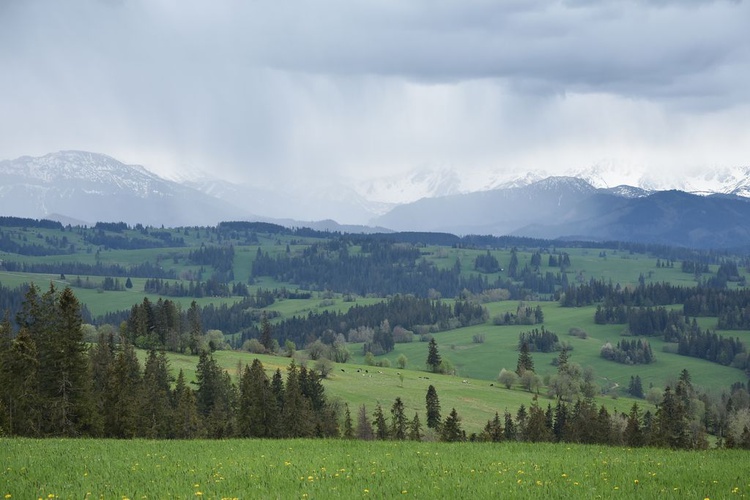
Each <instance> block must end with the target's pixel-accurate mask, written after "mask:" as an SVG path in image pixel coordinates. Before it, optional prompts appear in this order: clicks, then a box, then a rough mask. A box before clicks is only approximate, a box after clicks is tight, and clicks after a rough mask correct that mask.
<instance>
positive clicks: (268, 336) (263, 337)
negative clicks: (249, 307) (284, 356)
mask: <svg viewBox="0 0 750 500" xmlns="http://www.w3.org/2000/svg"><path fill="white" fill-rule="evenodd" d="M260 343H261V344H263V347H265V348H266V352H272V351H273V334H272V330H271V322H270V321H268V314H266V311H263V316H262V317H261V320H260Z"/></svg>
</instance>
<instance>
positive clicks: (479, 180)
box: [353, 168, 548, 206]
mask: <svg viewBox="0 0 750 500" xmlns="http://www.w3.org/2000/svg"><path fill="white" fill-rule="evenodd" d="M546 177H548V175H547V174H546V173H545V172H543V171H539V172H515V171H504V170H499V169H498V170H472V171H471V174H470V175H466V174H465V173H464V174H462V173H459V172H458V171H457V170H455V169H450V168H442V169H435V170H429V169H418V170H411V171H409V172H406V173H404V174H401V175H391V176H388V177H380V178H375V179H370V180H367V181H360V182H357V183H354V184H353V189H354V190H355V191H356V192H357V194H358V195H359V196H361V197H362V198H364V199H367V200H370V201H373V202H382V203H385V204H388V205H391V206H395V205H401V204H404V203H411V202H414V201H417V200H420V199H422V198H436V197H440V196H450V195H454V194H467V193H474V192H478V191H490V190H493V189H509V188H513V187H520V186H526V185H529V184H531V183H533V182H537V181H540V180H542V179H544V178H546Z"/></svg>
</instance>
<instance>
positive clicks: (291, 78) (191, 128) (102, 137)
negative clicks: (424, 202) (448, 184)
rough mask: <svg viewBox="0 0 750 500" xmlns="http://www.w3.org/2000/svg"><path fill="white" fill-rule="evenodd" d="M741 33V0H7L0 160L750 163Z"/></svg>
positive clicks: (308, 171)
mask: <svg viewBox="0 0 750 500" xmlns="http://www.w3.org/2000/svg"><path fill="white" fill-rule="evenodd" d="M748 30H750V6H749V5H748V3H746V2H742V1H715V2H710V1H687V0H674V1H670V0H662V1H646V0H640V1H637V0H636V1H587V0H578V1H575V0H571V1H567V2H566V1H562V2H559V1H558V2H548V1H535V0H502V1H494V0H486V1H482V0H456V1H441V0H416V1H409V0H371V1H368V0H364V1H352V0H323V1H311V0H302V1H295V0H234V1H232V0H212V1H203V0H201V1H196V0H71V1H65V2H62V1H59V0H49V1H42V0H0V159H10V158H15V157H18V156H21V155H27V154H28V155H42V154H45V153H48V152H52V151H57V150H61V149H83V150H89V151H95V152H100V153H106V154H109V155H111V156H114V157H116V158H118V159H120V160H123V161H126V162H129V163H138V164H142V165H144V166H146V167H148V168H150V169H152V170H155V171H157V172H160V173H166V172H169V171H170V170H173V169H176V168H181V167H185V166H190V167H193V168H199V169H207V170H210V171H212V172H214V173H220V174H222V175H224V176H227V177H233V178H236V179H240V178H250V179H252V180H253V181H255V182H256V183H260V182H263V183H271V182H274V181H278V180H280V179H283V180H286V179H291V178H296V179H306V178H308V176H315V177H318V178H321V177H329V178H330V177H332V176H334V175H339V176H347V177H353V178H367V177H372V176H375V175H381V174H393V173H397V172H400V171H404V170H409V169H414V168H443V167H451V168H455V169H457V170H461V171H463V170H466V171H467V172H470V171H471V170H472V169H478V168H481V169H487V168H496V169H498V170H503V169H508V170H510V169H512V170H516V171H528V170H538V169H544V170H546V171H548V172H557V171H564V170H567V169H571V168H585V167H587V166H591V165H593V164H596V163H598V162H602V161H608V162H610V161H614V162H616V163H622V164H623V165H636V166H644V167H647V168H649V169H656V170H660V171H670V170H672V169H676V168H680V167H686V168H695V167H705V168H712V167H718V166H750V35H749V34H748V33H749V31H748Z"/></svg>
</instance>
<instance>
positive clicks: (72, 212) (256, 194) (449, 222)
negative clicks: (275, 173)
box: [0, 151, 750, 248]
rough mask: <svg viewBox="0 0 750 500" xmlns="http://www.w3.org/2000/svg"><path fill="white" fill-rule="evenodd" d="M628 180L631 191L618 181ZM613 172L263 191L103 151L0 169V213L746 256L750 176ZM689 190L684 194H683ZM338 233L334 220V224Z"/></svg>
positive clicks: (3, 164)
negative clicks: (612, 243)
mask: <svg viewBox="0 0 750 500" xmlns="http://www.w3.org/2000/svg"><path fill="white" fill-rule="evenodd" d="M617 181H629V182H632V184H627V183H623V184H616V183H615V182H617ZM668 182H669V179H667V178H666V176H664V178H659V177H658V176H656V175H644V174H641V173H639V172H638V171H637V170H631V169H627V168H623V169H618V167H617V166H616V165H613V164H608V165H597V166H595V167H592V168H590V169H587V170H584V171H581V172H578V173H577V174H576V175H573V176H567V175H566V176H546V175H544V174H541V173H523V174H520V175H515V174H503V173H498V172H494V173H493V172H474V173H473V174H472V176H471V178H470V179H466V178H462V177H461V176H459V175H458V174H457V173H456V172H455V171H452V170H441V171H415V172H410V173H407V174H405V175H403V176H397V177H390V178H382V179H377V180H374V181H368V182H359V183H345V181H343V180H335V181H333V182H332V183H331V184H329V185H328V186H327V187H318V188H315V189H310V188H309V186H308V187H306V186H299V187H296V188H295V187H294V186H291V185H290V186H283V187H282V188H281V189H282V191H275V192H271V191H270V190H266V189H259V188H257V187H252V186H247V185H238V184H235V183H230V182H226V181H222V180H220V179H215V178H210V177H207V176H202V177H192V178H190V179H182V180H180V181H179V182H178V181H175V180H167V179H164V178H162V177H159V176H157V175H155V174H154V173H152V172H149V171H148V170H146V169H145V168H144V167H141V166H134V165H125V164H123V163H121V162H119V161H117V160H115V159H114V158H111V157H109V156H106V155H101V154H95V153H89V152H81V151H62V152H59V153H52V154H48V155H45V156H42V157H37V158H32V157H21V158H18V159H15V160H5V161H0V215H14V216H20V217H31V218H51V219H55V220H60V221H62V222H64V223H72V224H75V223H84V224H93V223H94V222H97V221H123V222H127V223H129V224H135V223H138V222H140V223H143V224H148V225H152V226H160V225H165V226H182V225H191V226H192V225H213V224H216V223H218V222H220V221H222V220H259V221H266V222H275V223H279V224H282V225H286V226H309V227H313V228H316V229H324V230H331V231H346V232H371V231H388V230H396V231H435V232H451V233H455V234H493V235H505V234H511V235H518V236H529V237H537V238H549V239H556V238H562V239H585V240H621V241H639V242H648V243H663V244H669V245H679V246H690V247H698V248H735V247H736V248H740V247H748V248H750V198H748V197H750V169H748V168H734V169H723V170H715V171H712V172H710V173H697V174H695V175H692V176H691V175H684V176H681V177H680V179H672V181H671V182H672V184H671V185H672V186H676V185H679V186H682V187H684V188H685V189H684V190H674V189H661V187H669V184H668ZM686 191H692V193H689V192H686ZM342 218H343V221H344V222H346V223H347V225H341V224H339V223H337V222H334V221H333V220H332V219H338V220H339V222H341V220H342Z"/></svg>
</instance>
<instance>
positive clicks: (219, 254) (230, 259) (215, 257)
mask: <svg viewBox="0 0 750 500" xmlns="http://www.w3.org/2000/svg"><path fill="white" fill-rule="evenodd" d="M188 260H189V261H190V262H191V263H192V264H195V265H197V266H211V267H212V268H213V269H214V278H215V279H216V280H217V281H220V282H222V283H228V282H230V281H232V280H234V246H233V245H231V244H230V245H226V246H206V245H201V247H200V248H198V249H197V250H191V251H190V252H189V253H188Z"/></svg>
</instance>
